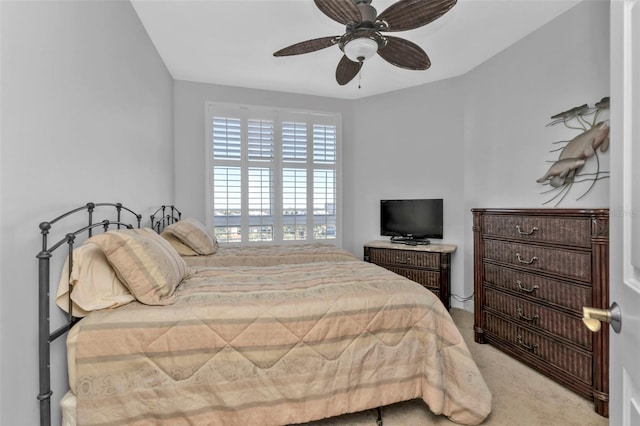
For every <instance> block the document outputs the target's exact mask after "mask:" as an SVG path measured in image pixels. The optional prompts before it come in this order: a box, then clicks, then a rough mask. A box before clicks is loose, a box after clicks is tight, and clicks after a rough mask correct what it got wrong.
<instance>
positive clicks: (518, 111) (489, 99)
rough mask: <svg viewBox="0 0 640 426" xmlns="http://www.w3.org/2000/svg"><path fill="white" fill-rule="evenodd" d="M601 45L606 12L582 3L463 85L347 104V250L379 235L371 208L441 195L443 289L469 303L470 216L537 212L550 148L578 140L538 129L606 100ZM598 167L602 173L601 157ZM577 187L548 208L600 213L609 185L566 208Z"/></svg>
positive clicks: (463, 79)
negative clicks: (489, 211)
mask: <svg viewBox="0 0 640 426" xmlns="http://www.w3.org/2000/svg"><path fill="white" fill-rule="evenodd" d="M576 29H579V30H576ZM608 46H609V12H608V3H607V2H582V3H580V4H579V5H578V6H576V7H574V8H572V9H570V10H569V11H567V12H566V13H565V14H563V15H561V16H559V17H558V18H556V19H555V20H553V21H551V22H550V23H548V24H547V25H545V26H543V27H541V28H540V29H539V30H537V31H535V32H534V33H532V34H530V35H529V36H527V37H525V38H524V39H522V40H520V41H519V42H517V43H515V44H514V45H512V46H511V47H510V48H508V49H506V50H504V51H503V52H501V53H500V54H498V55H496V56H494V57H493V58H491V59H489V60H488V61H486V62H485V63H483V64H482V65H480V66H478V67H477V68H475V69H473V70H471V71H469V72H468V73H467V74H465V75H463V76H460V77H457V78H454V79H450V80H445V81H441V82H438V83H431V84H427V85H425V86H421V87H416V88H412V89H410V90H403V91H399V92H394V93H387V94H384V95H379V96H374V97H370V98H366V99H361V100H358V101H355V103H354V120H353V123H352V125H353V128H354V138H353V144H352V146H351V147H350V149H352V150H353V151H354V158H357V159H358V160H357V161H355V162H354V167H353V168H351V169H350V170H349V171H348V173H347V174H345V182H346V183H347V189H345V195H346V198H348V199H349V200H350V203H351V204H350V209H349V210H350V211H351V212H353V220H354V239H353V247H352V248H353V249H354V250H360V251H361V250H362V248H361V247H362V244H363V243H364V242H366V241H368V240H372V239H376V238H380V236H379V224H378V221H379V207H378V204H377V203H378V200H380V199H382V198H385V197H391V196H394V197H415V198H417V197H430V196H443V197H444V198H445V200H446V201H445V215H446V219H445V229H444V234H445V238H444V240H443V242H445V243H453V244H457V245H458V250H457V252H456V253H455V254H454V255H453V257H452V267H451V268H452V292H453V293H454V294H457V295H460V296H468V295H470V294H472V292H473V234H472V230H471V224H472V218H471V211H470V210H471V208H474V207H545V206H543V202H545V201H546V200H547V199H548V196H545V195H541V194H540V193H541V192H542V191H543V190H544V187H543V186H542V185H541V184H538V183H536V182H535V181H536V179H538V178H539V177H540V176H542V175H543V174H544V173H545V172H546V170H547V169H548V167H549V163H547V162H546V161H547V160H553V159H557V156H558V154H557V153H555V154H551V153H549V151H550V150H551V149H552V146H553V145H552V142H554V141H558V140H569V139H571V138H573V137H574V136H576V135H577V134H578V133H577V132H576V131H575V130H569V129H566V128H561V127H560V126H554V127H545V126H546V124H547V123H548V122H549V121H550V120H549V117H550V116H551V115H554V114H556V113H559V112H562V111H565V110H567V109H570V108H572V107H574V106H579V105H582V104H584V103H589V104H590V105H592V104H593V103H594V102H596V101H599V100H600V99H601V98H602V97H604V96H608V95H609V61H608V58H609V54H608V52H609V47H608ZM600 159H601V163H600V165H601V170H608V153H605V154H601V155H600ZM585 189H586V188H585V187H584V186H580V187H578V186H577V185H576V187H574V188H573V189H572V190H571V192H570V193H569V195H568V196H567V197H566V198H565V200H564V201H563V202H562V204H561V205H560V206H559V207H608V205H609V200H608V194H609V183H608V180H603V181H600V182H598V183H597V184H596V185H595V187H594V189H593V190H592V191H591V192H590V193H589V194H588V195H587V196H586V197H585V198H584V199H582V200H576V198H577V197H578V196H579V195H580V194H582V192H584V190H585ZM547 207H552V205H551V206H547ZM452 305H453V306H457V307H464V308H465V309H468V310H473V303H472V302H468V303H466V304H464V305H463V304H461V303H460V302H457V301H456V300H452Z"/></svg>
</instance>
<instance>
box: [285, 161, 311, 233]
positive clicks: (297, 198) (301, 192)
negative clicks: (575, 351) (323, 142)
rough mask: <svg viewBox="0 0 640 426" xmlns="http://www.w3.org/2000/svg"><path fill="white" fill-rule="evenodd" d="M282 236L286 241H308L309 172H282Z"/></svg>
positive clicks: (295, 170) (299, 170)
mask: <svg viewBox="0 0 640 426" xmlns="http://www.w3.org/2000/svg"><path fill="white" fill-rule="evenodd" d="M282 234H283V239H284V240H306V239H307V170H306V169H288V168H287V169H283V170H282Z"/></svg>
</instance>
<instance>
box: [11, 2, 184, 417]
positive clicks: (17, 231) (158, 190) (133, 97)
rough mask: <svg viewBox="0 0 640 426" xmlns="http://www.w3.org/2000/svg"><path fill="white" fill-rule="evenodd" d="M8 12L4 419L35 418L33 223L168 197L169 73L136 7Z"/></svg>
mask: <svg viewBox="0 0 640 426" xmlns="http://www.w3.org/2000/svg"><path fill="white" fill-rule="evenodd" d="M1 15H2V16H1V19H2V21H1V39H2V45H1V48H2V49H1V50H2V63H1V65H2V72H1V91H2V101H1V102H2V104H1V111H2V113H1V114H2V118H1V121H2V130H1V131H2V134H1V137H2V155H1V157H0V161H1V166H0V173H1V176H0V182H1V185H2V186H1V198H0V201H1V217H0V224H1V226H0V232H1V234H2V239H1V240H0V247H1V252H0V253H1V261H0V263H1V264H2V271H1V275H0V279H1V285H0V303H1V306H0V313H1V319H0V342H1V343H0V344H1V347H0V357H1V358H2V363H1V364H0V374H1V376H2V380H1V381H0V383H1V384H0V391H1V394H2V398H0V412H1V415H0V424H2V425H12V426H17V425H34V424H37V423H38V401H37V399H36V395H37V393H38V373H37V371H38V353H37V352H38V349H37V328H38V326H37V318H38V315H37V312H38V302H37V298H38V297H37V282H38V278H37V273H36V269H37V261H36V258H35V256H36V254H37V253H38V251H39V250H40V244H41V242H40V237H39V232H38V224H39V223H40V222H42V221H45V220H50V219H52V218H53V217H54V216H56V215H58V214H60V213H62V212H64V211H67V210H69V209H71V208H74V207H77V206H79V205H83V204H85V203H87V202H89V201H94V202H122V203H123V204H124V205H126V206H131V207H132V208H134V209H135V210H138V211H139V212H140V213H141V214H144V215H145V217H148V214H150V213H151V209H152V208H153V207H155V206H156V205H158V204H159V203H167V202H169V203H170V202H172V201H173V200H172V196H173V80H172V78H171V76H170V74H169V73H168V71H167V69H166V67H165V66H164V64H163V63H162V61H161V60H160V57H159V55H158V54H157V51H156V50H155V48H154V46H153V45H152V44H151V41H150V40H149V38H148V36H147V34H146V32H145V30H144V28H143V27H142V25H141V23H140V22H139V20H138V17H137V15H136V13H135V11H134V9H133V8H132V6H131V4H130V3H129V2H122V1H92V2H67V1H56V2H51V1H43V2H33V1H29V2H11V1H3V2H2V14H1ZM58 266H60V265H58ZM52 271H57V272H53V273H52V275H54V276H55V275H56V274H59V269H57V268H55V267H54V266H52ZM53 280H54V281H56V282H57V277H55V278H53ZM52 312H53V313H54V314H55V315H53V316H52V319H53V320H56V319H59V317H60V316H59V314H58V312H59V311H57V310H55V311H53V310H52ZM64 340H65V339H64V337H63V338H61V339H58V341H56V342H55V343H54V344H53V347H52V351H53V363H52V369H53V376H54V379H57V382H58V384H59V386H57V387H54V392H55V393H54V397H53V400H52V406H53V412H54V417H53V418H54V424H57V423H59V417H58V414H57V413H59V410H58V408H57V406H58V400H59V398H61V397H62V395H63V394H64V392H65V389H64V388H65V387H66V385H65V383H64V382H65V380H66V379H65V378H64V377H65V376H66V361H65V359H64Z"/></svg>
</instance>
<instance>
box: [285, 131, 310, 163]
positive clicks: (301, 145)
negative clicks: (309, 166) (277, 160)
mask: <svg viewBox="0 0 640 426" xmlns="http://www.w3.org/2000/svg"><path fill="white" fill-rule="evenodd" d="M282 159H283V161H291V162H298V163H300V162H302V163H304V162H306V161H307V123H292V122H284V123H282Z"/></svg>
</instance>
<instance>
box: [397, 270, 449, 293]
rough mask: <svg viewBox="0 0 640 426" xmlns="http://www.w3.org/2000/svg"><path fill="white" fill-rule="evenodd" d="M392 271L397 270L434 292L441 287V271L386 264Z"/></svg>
mask: <svg viewBox="0 0 640 426" xmlns="http://www.w3.org/2000/svg"><path fill="white" fill-rule="evenodd" d="M385 269H388V270H389V271H391V272H395V273H396V274H398V275H402V276H403V277H407V278H409V279H410V280H412V281H415V282H417V283H419V284H421V285H423V286H425V287H428V288H429V290H431V291H433V292H438V291H439V289H440V272H437V271H425V270H421V269H410V268H398V267H395V266H386V267H385Z"/></svg>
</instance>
